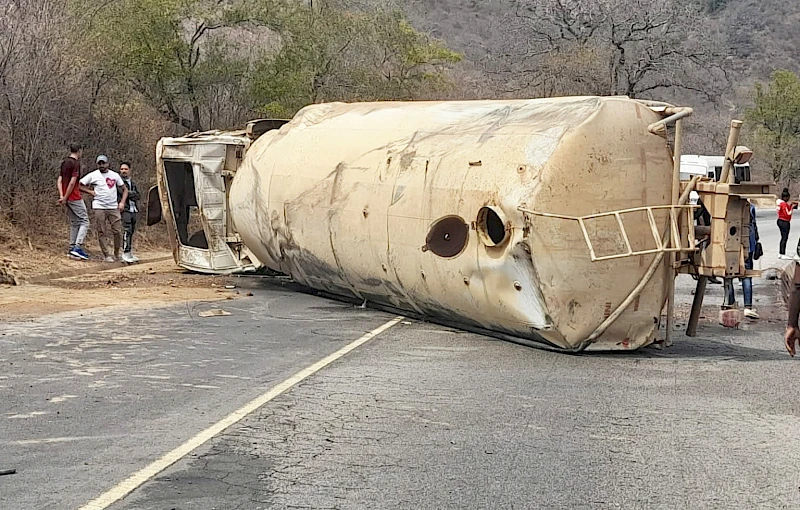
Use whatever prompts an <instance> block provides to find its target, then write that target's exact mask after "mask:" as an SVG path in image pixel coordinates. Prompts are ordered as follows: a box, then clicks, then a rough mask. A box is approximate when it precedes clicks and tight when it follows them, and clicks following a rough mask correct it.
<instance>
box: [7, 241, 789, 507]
mask: <svg viewBox="0 0 800 510" xmlns="http://www.w3.org/2000/svg"><path fill="white" fill-rule="evenodd" d="M765 248H767V247H766V246H765ZM250 285H251V286H252V287H253V289H252V292H253V294H254V296H252V297H242V298H240V299H237V300H234V301H223V302H215V303H193V304H182V305H171V306H166V307H162V308H149V309H144V310H139V309H136V307H130V306H129V307H123V308H105V309H102V310H98V311H83V312H70V313H67V314H58V315H50V316H46V317H43V318H40V319H36V320H32V321H25V322H16V323H14V322H4V323H2V324H0V367H1V368H2V371H0V402H2V404H0V406H2V407H0V470H2V469H9V468H14V469H16V470H17V473H16V474H14V475H8V476H0V508H3V509H5V508H8V509H50V508H53V509H61V508H68V509H69V508H78V507H80V506H81V505H83V504H85V503H87V502H88V501H90V500H91V499H93V498H95V497H97V496H99V495H100V494H102V493H103V492H104V491H106V490H108V489H110V488H111V487H113V486H114V485H116V484H118V483H119V482H121V481H122V480H124V479H125V478H126V477H128V476H129V475H130V474H132V473H133V472H135V471H137V470H139V469H141V468H143V467H145V466H146V465H148V464H149V463H151V462H153V461H154V460H155V459H157V458H159V457H160V456H162V455H163V454H165V453H166V452H168V451H170V450H171V449H173V448H175V447H176V446H178V445H180V444H181V443H183V442H184V441H186V440H187V439H189V438H190V437H192V436H194V435H195V434H197V433H198V432H199V431H201V430H203V429H205V428H206V427H208V426H209V425H211V424H213V423H215V422H217V421H219V420H221V419H222V418H224V417H225V416H227V415H229V414H230V413H231V412H233V411H234V410H236V409H238V408H240V407H241V406H243V405H244V404H245V403H247V402H249V401H250V400H252V399H253V398H255V397H257V396H259V395H261V394H263V393H264V392H265V391H267V390H269V389H270V388H272V387H274V386H275V385H276V384H278V383H280V382H281V381H284V380H285V379H286V378H287V377H289V376H291V375H292V374H294V373H296V372H297V371H298V370H301V369H303V368H306V367H308V366H309V365H311V364H313V363H315V362H317V361H318V360H320V359H322V358H324V357H325V356H327V355H329V354H330V353H332V352H334V351H336V350H338V349H340V348H341V347H343V346H345V345H347V344H348V343H350V342H352V341H353V340H355V339H356V338H359V337H360V336H361V335H363V334H364V333H365V332H368V331H371V330H373V329H374V328H376V327H378V326H380V325H382V324H384V323H385V322H386V321H387V320H389V319H391V318H392V317H393V315H388V314H384V313H381V312H378V311H374V310H364V309H361V308H359V307H355V306H353V305H350V304H346V303H340V302H336V301H332V300H329V299H325V298H322V297H317V296H314V295H310V294H303V293H299V292H296V291H295V289H294V288H293V287H292V285H291V284H287V283H286V282H285V281H283V280H279V279H278V280H270V279H264V280H259V281H256V282H253V283H252V284H250ZM738 287H739V286H738V284H737V292H739V291H740V289H739V288H738ZM691 288H692V281H691V279H689V278H686V277H681V278H680V279H679V282H678V289H679V292H680V299H681V301H680V302H679V303H678V304H679V305H687V304H688V303H689V302H690V300H691V293H690V290H691ZM755 289H756V299H757V306H758V308H759V311H760V312H762V317H763V319H762V320H761V321H759V322H746V323H745V324H743V326H742V329H740V330H728V329H724V328H722V327H720V326H718V325H716V324H715V323H714V318H715V313H716V310H717V307H718V304H719V302H720V301H721V297H722V293H721V288H720V287H719V286H709V291H708V292H709V295H708V297H707V299H706V310H705V317H706V320H705V321H704V322H703V323H702V324H701V328H700V330H699V336H698V337H697V338H691V339H690V338H686V337H684V336H682V335H680V334H678V335H676V337H677V338H676V343H675V345H674V346H673V347H671V348H668V349H664V350H658V349H654V348H649V349H644V350H641V351H638V352H635V353H626V354H592V355H580V356H574V355H564V354H557V353H551V352H547V351H541V350H536V349H531V348H528V347H523V346H519V345H515V344H511V343H507V342H502V341H498V340H494V339H491V338H487V337H483V336H480V335H475V334H471V333H465V332H461V331H457V330H453V329H448V328H444V327H440V326H437V325H434V324H429V323H421V322H417V321H404V322H402V323H400V324H398V325H396V326H395V327H393V328H391V329H389V330H387V331H385V332H383V333H382V334H380V335H379V336H377V337H376V338H374V339H372V340H371V341H370V342H368V343H366V344H365V345H362V346H361V347H359V348H357V349H356V350H354V351H353V352H351V353H350V354H348V355H347V356H346V357H344V358H342V359H340V360H338V361H336V362H334V363H333V364H331V365H329V366H328V367H326V368H324V369H323V370H321V371H319V372H317V373H316V374H314V375H312V376H310V377H309V378H307V379H305V380H303V381H302V382H300V383H299V384H297V385H295V386H294V387H292V388H291V389H290V390H288V391H287V392H286V393H283V394H282V395H280V396H278V397H277V398H275V399H274V400H272V401H270V402H268V403H267V404H266V405H264V406H263V407H261V408H259V409H258V410H256V411H255V412H253V413H251V414H249V415H248V416H246V417H245V418H244V419H243V420H242V421H240V422H238V423H237V424H235V425H233V426H231V427H230V428H228V429H226V430H225V431H224V432H223V433H222V434H220V435H217V436H215V437H214V438H212V439H211V440H210V441H209V442H207V443H205V444H204V445H203V446H201V447H200V448H198V449H197V450H195V451H193V452H192V453H191V454H189V455H187V456H185V457H183V458H182V459H181V460H179V461H178V462H176V463H175V464H173V465H172V466H171V467H169V468H167V469H166V470H164V471H162V472H161V473H159V474H158V475H157V476H155V477H154V478H152V479H150V480H149V481H147V482H146V483H144V484H143V485H142V486H141V487H139V488H138V489H136V490H135V491H134V492H132V493H131V494H130V495H128V496H127V497H126V498H125V499H123V500H121V501H119V502H117V503H116V504H114V505H112V506H111V507H110V508H113V509H131V510H132V509H142V510H151V509H152V510H156V509H158V510H161V509H180V510H188V509H218V510H223V509H267V508H270V509H272V508H276V509H278V508H322V509H326V508H331V509H333V508H337V509H374V508H404V509H405V508H413V509H428V508H430V509H438V508H570V509H571V508H598V509H600V508H626V509H627V508H665V509H674V508H725V509H729V508H742V509H745V508H746V509H750V508H798V507H800V472H799V471H798V466H800V393H798V391H797V381H798V374H800V364H798V363H800V360H791V359H790V358H788V356H786V354H785V353H784V351H783V348H782V343H781V331H782V324H783V320H784V319H783V318H782V314H783V313H784V312H783V311H782V309H781V308H780V305H779V304H778V303H777V287H776V284H775V283H774V282H768V281H766V280H762V279H757V280H756V285H755ZM218 307H219V308H223V309H225V310H227V311H229V312H230V313H231V315H230V316H225V317H210V318H199V317H198V312H200V311H203V310H207V309H210V308H218Z"/></svg>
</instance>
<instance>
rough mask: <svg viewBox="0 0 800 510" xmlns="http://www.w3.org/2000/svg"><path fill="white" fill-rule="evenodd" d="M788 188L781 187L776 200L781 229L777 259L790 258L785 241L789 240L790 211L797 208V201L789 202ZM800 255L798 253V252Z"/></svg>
mask: <svg viewBox="0 0 800 510" xmlns="http://www.w3.org/2000/svg"><path fill="white" fill-rule="evenodd" d="M790 198H791V195H790V194H789V188H783V193H781V198H780V200H778V228H779V229H780V231H781V245H780V249H779V250H778V253H779V255H778V258H779V259H784V260H786V259H792V258H793V257H787V256H786V242H787V241H788V240H789V228H790V227H791V223H790V222H791V221H792V212H794V210H795V209H797V202H790V201H789V199H790ZM798 255H800V254H798Z"/></svg>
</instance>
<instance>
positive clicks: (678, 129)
mask: <svg viewBox="0 0 800 510" xmlns="http://www.w3.org/2000/svg"><path fill="white" fill-rule="evenodd" d="M682 146H683V122H681V120H680V117H678V118H677V120H676V121H675V147H674V149H673V151H672V202H670V203H671V204H672V205H673V206H675V205H678V199H679V198H680V193H681V150H682V148H683V147H682ZM670 213H671V214H670V221H671V222H673V223H677V221H676V218H675V215H674V213H673V210H670ZM672 229H674V230H678V232H674V231H673V233H674V236H673V243H674V242H675V240H677V246H673V247H674V248H680V237H679V235H680V233H679V229H678V226H677V224H676V225H673V226H672ZM668 260H669V264H668V266H669V267H668V268H667V271H668V273H667V283H668V285H669V288H668V291H667V299H668V300H669V301H667V331H666V334H665V335H664V346H665V347H669V346H671V345H672V328H673V325H674V324H673V323H674V321H675V277H676V273H675V263H676V262H677V261H678V253H670V254H669V259H668Z"/></svg>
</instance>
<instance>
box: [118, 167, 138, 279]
mask: <svg viewBox="0 0 800 510" xmlns="http://www.w3.org/2000/svg"><path fill="white" fill-rule="evenodd" d="M119 173H120V175H121V176H122V180H123V181H124V182H125V185H126V186H128V200H127V201H126V202H125V206H124V208H123V209H122V227H123V236H122V260H123V261H125V262H127V263H128V264H132V263H135V262H139V259H138V258H137V257H136V255H134V254H133V233H134V232H136V220H137V216H138V215H139V200H140V195H139V188H137V187H136V183H135V182H133V179H132V178H131V164H130V163H128V162H127V161H123V162H122V163H121V164H120V165H119Z"/></svg>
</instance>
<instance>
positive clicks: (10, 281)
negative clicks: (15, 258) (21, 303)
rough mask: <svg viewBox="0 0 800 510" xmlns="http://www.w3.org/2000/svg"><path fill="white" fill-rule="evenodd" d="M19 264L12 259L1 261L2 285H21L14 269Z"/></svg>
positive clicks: (0, 279) (0, 282)
mask: <svg viewBox="0 0 800 510" xmlns="http://www.w3.org/2000/svg"><path fill="white" fill-rule="evenodd" d="M15 269H17V266H16V265H15V264H14V263H12V262H11V261H10V260H5V259H4V260H3V261H2V262H0V285H19V283H20V281H19V278H18V277H17V275H16V274H15V272H14V270H15Z"/></svg>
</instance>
